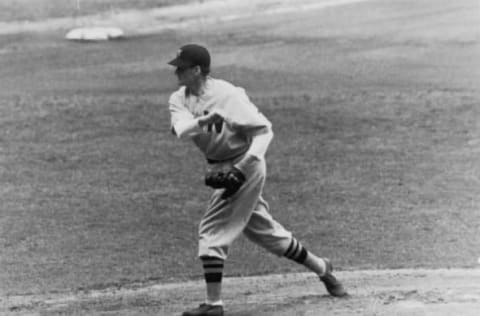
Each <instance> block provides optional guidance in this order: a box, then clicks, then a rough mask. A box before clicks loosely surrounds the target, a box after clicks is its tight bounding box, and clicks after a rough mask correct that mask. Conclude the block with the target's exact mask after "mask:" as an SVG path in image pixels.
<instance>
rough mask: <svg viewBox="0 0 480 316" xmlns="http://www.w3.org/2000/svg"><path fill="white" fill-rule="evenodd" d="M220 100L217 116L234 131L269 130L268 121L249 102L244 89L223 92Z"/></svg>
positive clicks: (269, 124)
mask: <svg viewBox="0 0 480 316" xmlns="http://www.w3.org/2000/svg"><path fill="white" fill-rule="evenodd" d="M221 98H222V100H221V102H220V103H221V104H222V107H221V109H220V110H219V114H221V115H222V116H223V118H224V120H225V121H226V122H227V123H228V124H229V125H230V126H232V127H233V128H234V129H237V130H241V131H244V132H247V133H255V132H256V131H259V130H262V129H264V128H268V129H270V128H271V125H272V124H271V123H270V121H269V120H268V119H267V118H266V117H265V116H264V115H263V114H262V113H261V112H260V111H259V110H258V108H257V107H256V106H255V105H254V104H253V103H252V102H251V101H250V99H249V97H248V96H247V94H246V93H245V90H244V89H242V88H238V87H232V88H231V89H228V90H227V91H225V93H224V94H223V95H222V97H221Z"/></svg>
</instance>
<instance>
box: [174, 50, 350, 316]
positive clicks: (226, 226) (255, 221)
mask: <svg viewBox="0 0 480 316" xmlns="http://www.w3.org/2000/svg"><path fill="white" fill-rule="evenodd" d="M169 64H170V65H172V66H175V67H176V70H175V75H176V76H177V78H178V83H179V89H178V90H177V91H175V92H174V93H173V94H172V95H171V97H170V99H169V110H170V115H171V128H172V133H173V134H174V135H176V136H177V137H178V138H190V139H192V141H193V143H194V144H195V145H196V146H197V147H198V148H199V149H200V151H201V152H202V153H203V154H204V155H205V158H206V161H207V169H208V172H207V174H209V175H211V174H212V173H213V174H220V175H222V176H223V175H226V176H228V177H230V178H231V179H233V180H232V181H233V183H234V184H235V185H233V186H232V187H231V188H230V187H229V188H226V187H225V188H223V187H216V186H214V187H215V189H214V191H213V194H212V196H211V199H210V201H209V203H208V206H207V208H206V211H205V214H204V216H203V218H202V219H201V221H200V225H199V250H198V256H199V258H200V259H201V261H202V264H203V268H204V275H205V281H206V301H205V302H204V303H202V304H201V305H200V306H199V307H198V308H194V309H192V310H189V311H186V312H184V313H183V316H220V315H223V302H222V298H221V284H222V276H223V266H224V261H225V260H226V259H227V258H228V251H229V248H230V246H231V245H232V243H233V242H234V240H235V239H236V238H237V237H239V236H240V235H241V234H244V235H245V236H246V237H247V238H248V239H249V240H251V241H252V242H254V243H256V244H258V245H260V246H261V247H263V248H265V249H266V250H268V251H270V252H272V253H274V254H276V255H278V256H281V257H282V256H284V257H286V258H289V259H291V260H294V261H296V262H298V263H300V264H303V265H304V266H305V267H307V268H308V269H309V270H311V271H312V272H314V273H316V274H317V275H318V276H319V277H320V280H321V281H322V282H323V283H324V285H325V287H326V289H327V291H328V292H329V293H330V294H331V295H333V296H337V297H342V296H346V295H347V292H346V291H345V289H344V287H343V286H342V284H341V283H340V282H339V281H338V280H337V279H336V278H335V277H334V276H333V274H332V271H333V267H332V264H331V263H330V260H328V259H326V258H319V257H317V256H316V255H314V254H313V253H311V252H309V251H307V250H306V249H305V247H303V246H302V244H301V243H300V242H299V241H298V240H297V239H296V238H295V237H294V236H293V235H292V233H291V232H289V231H288V230H286V229H285V228H284V227H283V226H282V225H281V224H280V223H278V222H277V221H275V220H274V219H273V218H272V216H271V215H270V213H269V207H268V203H267V202H266V201H265V200H264V199H263V197H262V190H263V186H264V183H265V176H266V165H265V153H266V151H267V149H268V146H269V144H270V142H271V140H272V138H273V132H272V124H271V123H270V121H269V120H268V119H267V118H266V117H265V116H264V115H263V114H262V113H261V112H260V111H259V110H258V108H257V107H256V106H255V105H254V104H253V103H252V102H251V101H250V99H249V98H248V96H247V94H246V93H245V90H244V89H242V88H240V87H236V86H234V85H232V84H231V83H229V82H227V81H224V80H221V79H215V78H213V77H211V76H210V75H209V74H210V54H209V52H208V50H207V49H206V48H205V47H203V46H200V45H197V44H188V45H185V46H182V47H181V48H180V50H179V51H178V52H177V56H176V57H175V58H174V59H173V60H171V61H170V62H169ZM230 178H229V179H230ZM206 183H207V184H208V183H209V181H207V180H206Z"/></svg>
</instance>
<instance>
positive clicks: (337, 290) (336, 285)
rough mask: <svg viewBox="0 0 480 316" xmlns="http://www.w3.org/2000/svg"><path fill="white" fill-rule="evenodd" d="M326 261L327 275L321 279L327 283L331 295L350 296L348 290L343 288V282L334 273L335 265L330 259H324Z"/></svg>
mask: <svg viewBox="0 0 480 316" xmlns="http://www.w3.org/2000/svg"><path fill="white" fill-rule="evenodd" d="M324 260H325V263H326V265H327V271H326V272H325V275H323V276H321V277H320V280H321V281H322V282H323V284H325V287H326V288H327V291H328V293H329V294H330V295H331V296H335V297H344V296H348V293H347V291H345V289H344V288H343V285H342V283H340V281H338V280H337V278H336V277H335V276H334V275H333V274H332V272H333V265H332V263H331V262H330V260H329V259H324Z"/></svg>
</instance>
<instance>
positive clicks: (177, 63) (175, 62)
mask: <svg viewBox="0 0 480 316" xmlns="http://www.w3.org/2000/svg"><path fill="white" fill-rule="evenodd" d="M168 64H169V65H172V66H175V67H190V66H192V65H191V64H190V63H189V62H186V61H184V60H182V59H180V58H178V57H177V58H174V59H172V60H170V61H169V62H168Z"/></svg>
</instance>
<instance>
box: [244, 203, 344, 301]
mask: <svg viewBox="0 0 480 316" xmlns="http://www.w3.org/2000/svg"><path fill="white" fill-rule="evenodd" d="M244 234H245V235H246V237H247V238H248V239H250V240H251V241H253V242H255V243H256V244H258V245H260V246H262V247H263V248H265V249H267V250H268V251H270V252H272V253H274V254H276V255H278V256H284V257H286V258H288V259H290V260H293V261H295V262H297V263H299V264H302V265H304V266H305V267H306V268H307V269H309V270H310V271H312V272H314V273H315V274H317V275H318V276H319V277H320V280H322V281H323V282H324V283H325V286H326V288H327V290H328V292H329V293H330V294H331V295H333V296H344V295H346V292H345V290H344V289H343V286H342V284H341V283H340V282H339V281H338V280H337V279H336V278H335V277H334V276H333V274H332V270H333V268H332V264H331V263H330V261H329V260H328V259H326V258H320V257H318V256H316V255H315V254H313V253H312V252H310V251H308V250H307V249H306V248H305V247H304V246H303V245H302V243H301V242H300V241H298V240H297V239H296V238H295V237H294V236H293V235H292V233H291V232H290V231H288V230H287V229H285V228H284V227H283V226H282V225H281V224H280V223H278V222H277V221H276V220H275V219H273V217H272V216H271V215H270V213H269V212H268V203H267V202H266V201H265V200H263V199H262V198H261V197H260V198H259V201H258V204H257V206H256V208H255V210H254V211H253V213H252V216H251V217H250V221H249V223H248V225H247V227H246V228H245V230H244Z"/></svg>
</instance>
